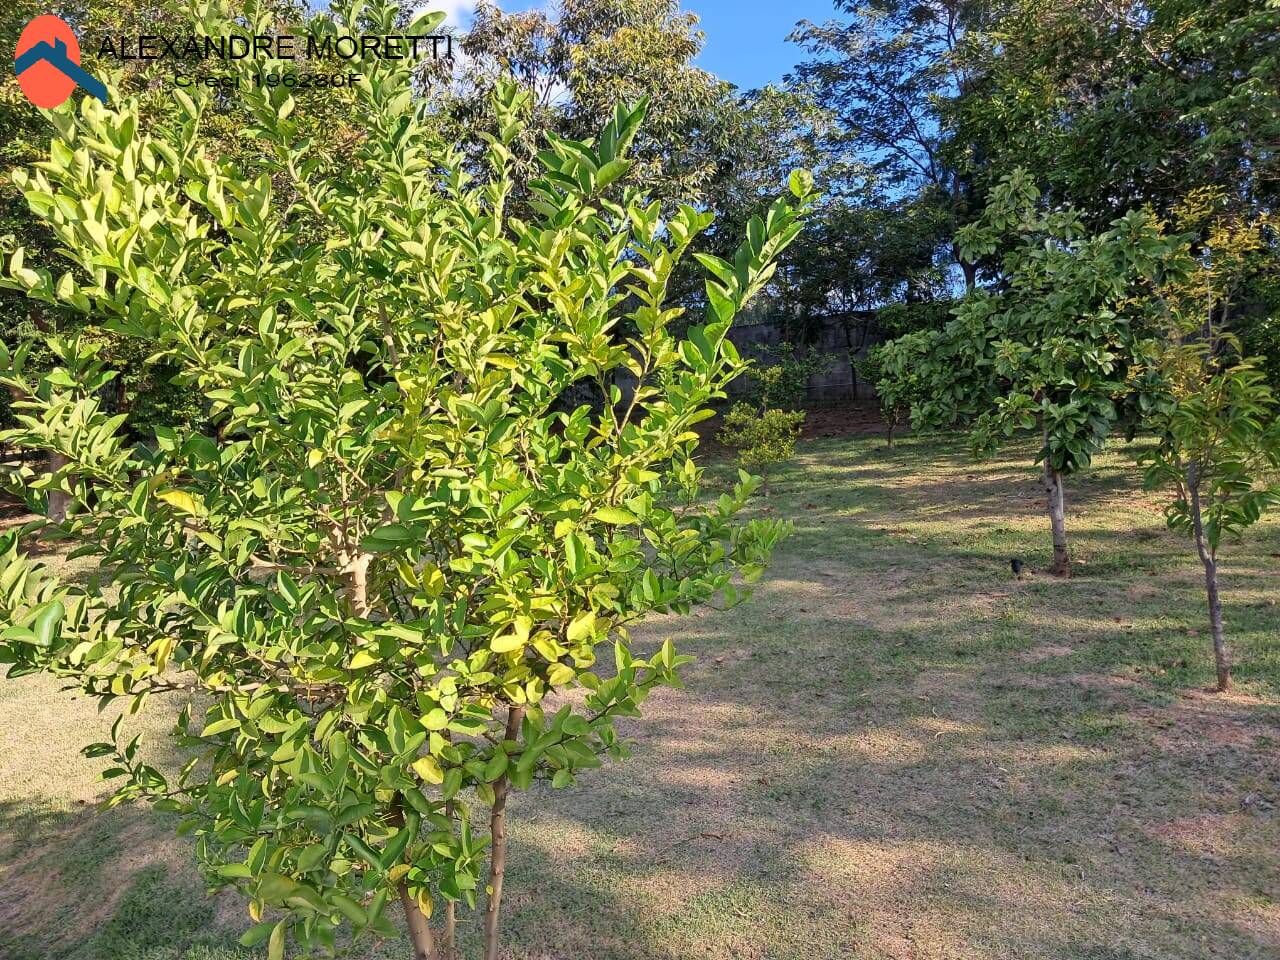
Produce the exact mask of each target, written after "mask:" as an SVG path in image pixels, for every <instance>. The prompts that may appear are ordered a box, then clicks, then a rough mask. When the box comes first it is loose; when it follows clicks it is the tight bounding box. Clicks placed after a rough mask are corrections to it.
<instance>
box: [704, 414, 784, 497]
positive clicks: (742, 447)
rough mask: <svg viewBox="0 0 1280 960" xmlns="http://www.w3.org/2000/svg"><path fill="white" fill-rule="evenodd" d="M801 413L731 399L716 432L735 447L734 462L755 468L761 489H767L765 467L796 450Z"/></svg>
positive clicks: (749, 468) (781, 459) (719, 437)
mask: <svg viewBox="0 0 1280 960" xmlns="http://www.w3.org/2000/svg"><path fill="white" fill-rule="evenodd" d="M803 424H804V413H803V412H801V411H788V410H778V409H769V408H761V407H756V406H753V405H752V404H749V403H735V404H734V405H733V406H732V407H731V408H730V409H729V412H728V413H727V414H725V417H724V425H723V426H722V427H721V429H720V433H719V434H718V435H717V437H716V439H718V440H719V441H720V442H721V443H723V444H724V445H725V446H726V447H731V448H732V449H734V450H737V451H738V463H740V464H741V465H742V466H743V468H745V469H747V470H759V471H760V473H761V476H762V477H763V479H764V492H765V494H766V495H767V494H768V492H769V471H770V469H771V468H772V467H775V466H777V465H778V464H780V463H786V462H787V461H788V460H790V459H791V458H792V457H793V456H795V452H796V441H797V440H799V439H800V428H801V426H802V425H803Z"/></svg>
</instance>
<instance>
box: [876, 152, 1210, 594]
mask: <svg viewBox="0 0 1280 960" xmlns="http://www.w3.org/2000/svg"><path fill="white" fill-rule="evenodd" d="M1038 199H1039V192H1038V191H1037V189H1036V187H1035V185H1034V184H1033V183H1032V182H1031V181H1030V179H1029V178H1028V177H1027V176H1026V175H1025V173H1023V172H1021V171H1015V172H1014V173H1013V174H1011V175H1009V176H1008V177H1006V178H1004V179H1003V180H1002V181H1001V182H1000V184H999V185H998V186H997V187H996V188H995V189H994V190H993V191H992V193H991V197H990V199H989V202H988V205H987V208H986V211H985V212H984V214H983V217H982V219H981V220H979V221H978V222H977V223H974V224H970V225H968V226H966V227H965V228H963V229H962V230H961V231H960V234H959V237H960V244H961V249H962V250H963V256H964V257H965V258H967V259H972V260H978V259H980V258H986V257H990V256H992V255H994V254H996V253H997V252H999V253H1000V254H1001V268H1000V277H999V279H998V281H997V282H996V283H995V284H993V285H992V286H990V287H979V288H977V289H975V290H973V291H972V292H971V293H970V294H969V295H968V296H966V297H965V299H964V300H963V301H961V303H960V305H959V306H958V307H957V308H956V309H955V311H954V315H953V317H952V319H951V320H950V321H949V322H948V323H947V324H946V326H945V327H943V328H942V329H940V330H925V331H918V332H915V333H911V334H908V335H906V336H904V337H902V338H900V339H898V340H896V341H892V342H891V344H890V345H889V346H888V347H886V348H885V350H884V351H883V353H882V356H881V363H882V369H883V371H884V373H883V374H882V376H881V380H880V387H879V388H880V389H881V390H883V391H886V393H887V395H889V396H891V397H895V398H898V397H909V398H910V401H911V416H912V422H913V424H914V425H915V426H917V427H942V426H946V425H951V424H962V425H964V426H966V427H967V428H968V429H969V439H970V442H971V445H972V448H973V450H974V452H975V454H978V455H984V454H989V453H991V452H993V451H994V450H995V449H997V448H998V447H999V446H1000V445H1001V444H1002V443H1003V442H1004V441H1005V440H1007V439H1008V438H1010V437H1012V436H1013V435H1014V434H1015V433H1017V432H1018V431H1023V430H1036V431H1037V432H1038V433H1039V434H1040V436H1041V438H1042V441H1043V442H1042V445H1041V447H1040V450H1039V453H1038V454H1037V458H1036V462H1037V463H1039V464H1040V465H1041V469H1042V471H1043V476H1044V487H1045V495H1046V501H1047V509H1048V514H1049V520H1050V528H1051V532H1052V538H1053V563H1052V566H1051V568H1050V569H1051V571H1052V572H1053V573H1055V574H1058V575H1061V576H1067V575H1069V574H1070V573H1071V553H1070V549H1069V546H1068V542H1067V530H1066V507H1065V496H1064V483H1063V482H1064V478H1065V477H1066V476H1068V475H1070V474H1071V473H1074V472H1075V471H1078V470H1082V469H1084V468H1086V467H1088V465H1089V463H1090V461H1091V460H1092V458H1093V456H1094V454H1096V453H1097V452H1098V451H1099V450H1100V449H1101V448H1102V445H1103V444H1104V442H1105V441H1106V439H1107V437H1108V436H1109V435H1110V434H1111V433H1112V431H1113V430H1115V429H1116V428H1117V426H1127V427H1129V428H1130V429H1132V428H1134V427H1135V426H1136V425H1137V424H1138V423H1139V422H1141V419H1142V415H1143V412H1144V411H1145V410H1146V409H1148V408H1149V407H1150V406H1151V404H1152V402H1153V398H1154V397H1155V396H1157V395H1158V394H1159V391H1160V384H1161V375H1160V373H1159V372H1158V370H1156V369H1155V368H1154V366H1153V362H1152V361H1153V359H1154V357H1155V354H1156V349H1157V345H1158V338H1157V337H1156V336H1155V335H1153V332H1152V331H1151V330H1149V329H1148V327H1147V325H1146V324H1144V323H1143V322H1141V321H1142V316H1143V310H1142V309H1141V305H1142V304H1143V303H1144V302H1145V301H1144V297H1145V296H1146V295H1147V294H1149V293H1150V290H1151V288H1152V284H1154V283H1157V282H1163V281H1165V280H1166V279H1168V278H1170V277H1176V276H1180V275H1182V274H1183V273H1185V271H1186V269H1187V266H1188V257H1187V254H1186V243H1185V241H1184V240H1183V239H1181V238H1179V237H1176V236H1171V235H1169V234H1168V233H1167V232H1166V231H1165V230H1164V228H1163V225H1162V224H1160V223H1159V222H1158V221H1156V220H1155V219H1154V218H1153V217H1151V216H1150V215H1149V214H1147V213H1145V212H1142V211H1136V212H1133V213H1129V214H1127V215H1126V216H1124V217H1122V218H1121V219H1119V220H1116V221H1115V222H1114V223H1113V224H1112V225H1111V227H1110V229H1108V230H1106V231H1105V232H1103V233H1100V234H1095V235H1089V234H1087V233H1086V232H1085V231H1084V229H1083V227H1082V225H1081V223H1080V221H1079V219H1078V218H1077V217H1076V215H1075V214H1074V213H1072V212H1071V211H1051V212H1048V213H1045V212H1042V211H1040V210H1039V209H1038V208H1037V200H1038Z"/></svg>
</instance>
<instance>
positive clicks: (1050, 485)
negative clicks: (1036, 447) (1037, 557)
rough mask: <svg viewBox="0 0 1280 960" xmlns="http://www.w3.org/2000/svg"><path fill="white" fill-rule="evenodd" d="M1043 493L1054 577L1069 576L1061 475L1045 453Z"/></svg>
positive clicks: (1069, 559)
mask: <svg viewBox="0 0 1280 960" xmlns="http://www.w3.org/2000/svg"><path fill="white" fill-rule="evenodd" d="M1044 491H1045V496H1046V498H1047V499H1048V502H1049V526H1050V528H1051V530H1052V531H1053V566H1051V567H1050V568H1049V572H1050V573H1052V574H1053V575H1054V576H1056V577H1069V576H1071V551H1070V549H1069V548H1068V547H1067V514H1066V507H1065V506H1064V504H1063V497H1062V474H1060V473H1058V471H1057V470H1055V469H1054V468H1053V464H1051V463H1050V462H1049V457H1048V454H1047V452H1046V455H1045V458H1044Z"/></svg>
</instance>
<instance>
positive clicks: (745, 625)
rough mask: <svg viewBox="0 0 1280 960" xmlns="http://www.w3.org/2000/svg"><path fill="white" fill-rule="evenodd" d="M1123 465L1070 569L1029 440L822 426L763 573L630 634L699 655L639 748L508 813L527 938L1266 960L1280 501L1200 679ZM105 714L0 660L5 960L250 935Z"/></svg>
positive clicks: (640, 957) (611, 954)
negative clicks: (108, 735)
mask: <svg viewBox="0 0 1280 960" xmlns="http://www.w3.org/2000/svg"><path fill="white" fill-rule="evenodd" d="M1133 455H1134V450H1133V449H1132V448H1125V447H1118V448H1116V449H1115V450H1114V451H1113V452H1111V453H1109V454H1108V455H1107V456H1105V457H1103V458H1102V459H1101V460H1100V462H1099V463H1098V465H1097V467H1096V468H1095V469H1094V470H1093V471H1092V473H1090V474H1089V475H1088V476H1086V477H1083V478H1077V479H1073V480H1072V481H1071V482H1070V485H1069V486H1068V491H1067V493H1068V498H1069V502H1068V524H1069V530H1070V533H1071V535H1072V536H1073V537H1074V549H1075V553H1076V558H1077V560H1078V562H1079V567H1078V575H1077V576H1076V577H1075V578H1074V579H1071V580H1066V581H1063V580H1057V579H1054V578H1051V577H1048V576H1046V575H1044V574H1043V573H1036V572H1035V571H1037V570H1043V568H1044V567H1045V566H1046V565H1047V563H1048V560H1049V536H1048V521H1047V519H1046V518H1045V516H1044V513H1043V510H1042V493H1041V490H1040V486H1039V484H1038V475H1037V473H1036V471H1035V470H1034V468H1033V467H1032V466H1031V457H1032V448H1031V446H1029V445H1021V446H1017V447H1014V448H1011V449H1010V450H1009V451H1008V453H1007V456H1006V457H1004V458H1003V459H1000V460H997V461H993V462H989V463H982V464H975V463H973V462H971V461H970V460H969V459H968V458H967V457H966V456H965V454H964V451H963V448H962V447H961V446H960V445H958V444H949V443H939V442H937V441H931V440H922V439H914V438H908V439H906V440H904V441H902V442H901V444H900V445H899V447H898V448H897V449H895V450H892V451H886V450H885V449H884V447H883V443H882V441H881V440H880V439H879V438H870V437H859V438H853V439H850V438H827V439H820V440H814V441H810V442H808V443H806V444H803V445H802V446H801V449H800V453H799V456H798V458H797V461H796V462H795V463H794V464H793V465H792V466H790V467H789V468H788V469H787V470H785V471H783V472H781V473H780V474H779V476H778V477H777V480H776V481H775V482H774V484H773V486H774V488H775V489H774V495H773V497H772V498H771V500H770V501H769V502H768V503H765V504H761V506H760V507H759V509H762V510H771V511H777V512H778V513H779V514H781V515H784V516H788V517H792V518H794V519H795V523H796V534H795V536H794V537H793V538H791V539H790V540H788V541H787V542H786V543H785V544H784V545H783V547H782V548H781V549H780V551H779V553H778V555H777V557H776V562H775V565H774V566H773V568H772V569H771V571H770V573H769V575H768V577H767V579H766V581H765V582H764V583H762V584H761V586H760V587H759V589H758V590H757V592H756V596H755V598H754V599H753V600H752V601H751V602H750V603H748V604H746V605H745V606H742V607H739V608H736V609H734V610H732V611H729V612H727V613H711V612H708V613H705V614H702V615H699V616H694V617H689V618H683V619H676V618H670V619H659V620H656V621H651V622H650V623H648V624H646V625H645V627H644V628H643V631H642V636H643V638H644V641H645V642H647V643H648V642H652V643H657V642H659V641H660V640H662V639H663V638H665V637H667V636H672V637H674V638H675V640H676V643H677V647H678V648H680V649H681V650H682V651H683V652H686V653H693V654H696V655H697V656H698V661H697V662H696V663H695V664H693V665H692V666H691V667H690V668H689V669H688V673H687V688H686V689H684V690H668V691H663V692H661V693H660V694H658V695H655V697H654V698H653V699H651V700H650V701H649V704H648V718H647V720H646V721H645V722H643V723H641V724H637V725H634V726H633V727H632V728H631V732H632V734H633V736H634V739H635V756H634V757H633V759H631V760H630V761H628V762H627V763H625V764H622V765H615V766H612V767H609V768H606V769H604V770H602V771H596V772H594V773H593V774H590V775H588V776H586V777H584V778H583V783H582V785H581V786H580V787H579V788H577V789H576V790H573V791H569V792H563V793H561V792H552V791H549V790H548V791H534V792H532V793H529V794H526V795H522V796H520V797H519V798H518V802H517V803H515V804H514V805H513V814H512V815H513V818H514V822H513V824H512V826H511V838H512V845H513V848H512V854H511V856H512V859H513V862H512V863H511V865H510V867H509V871H508V883H507V890H508V901H507V929H508V931H509V932H508V936H507V942H508V944H509V945H510V956H511V957H512V958H517V960H686V958H718V960H719V958H723V960H730V958H733V960H753V958H773V960H793V958H795V960H801V958H803V960H846V958H868V960H870V958H876V960H879V958H895V960H930V958H936V960H967V958H984V960H987V958H989V960H1012V958H1046V960H1048V958H1054V960H1059V958H1072V960H1086V958H1088V960H1137V958H1144V960H1145V958H1150V960H1157V958H1158V960H1178V958H1186V960H1192V958H1194V960H1206V958H1223V960H1227V958H1230V960H1245V958H1254V957H1257V958H1263V957H1267V958H1275V957H1277V956H1280V809H1277V804H1280V760H1278V759H1277V758H1278V753H1277V748H1278V747H1280V607H1277V599H1278V598H1280V559H1278V558H1280V524H1277V523H1275V522H1272V523H1268V524H1265V525H1263V526H1262V527H1260V528H1258V529H1256V530H1255V531H1254V532H1253V533H1252V534H1251V535H1250V536H1249V537H1248V538H1247V539H1246V541H1245V542H1244V543H1243V544H1241V545H1228V546H1227V547H1225V548H1224V563H1223V589H1224V598H1225V605H1226V620H1227V627H1228V634H1229V639H1230V640H1231V641H1232V643H1233V644H1234V653H1235V657H1236V662H1237V670H1236V677H1237V684H1238V690H1237V691H1236V692H1234V693H1232V694H1230V695H1226V696H1219V695H1214V694H1209V693H1206V692H1204V689H1205V688H1206V687H1207V686H1208V685H1209V683H1210V682H1211V679H1212V657H1211V653H1210V648H1209V638H1208V630H1207V625H1206V618H1205V613H1204V597H1203V586H1202V581H1201V579H1200V568H1199V564H1198V562H1197V561H1196V559H1195V556H1194V553H1193V551H1192V549H1191V546H1190V544H1189V543H1187V542H1186V541H1184V540H1183V539H1181V538H1180V537H1178V536H1176V535H1174V534H1171V533H1169V532H1167V531H1166V530H1165V528H1164V523H1163V519H1162V517H1161V516H1160V512H1159V506H1158V501H1157V500H1155V499H1153V498H1152V497H1151V496H1150V495H1147V494H1144V493H1143V492H1142V491H1141V489H1140V488H1139V485H1138V483H1137V479H1136V478H1137V473H1136V471H1135V470H1134V469H1133V466H1132V463H1133ZM1013 556H1017V557H1022V558H1024V559H1025V560H1026V561H1027V564H1028V566H1029V567H1030V568H1031V570H1032V571H1033V572H1032V573H1031V574H1030V575H1028V576H1026V577H1025V578H1024V579H1022V580H1020V581H1019V580H1014V579H1012V577H1011V575H1010V572H1009V564H1008V558H1009V557H1013ZM151 709H152V710H156V711H158V708H156V707H153V708H151ZM165 719H166V718H165V717H164V716H160V715H156V716H153V717H151V718H149V719H146V720H145V721H144V722H143V725H150V726H152V727H155V728H161V727H163V726H164V725H165ZM109 721H110V717H102V716H99V715H98V714H97V713H96V712H95V710H94V708H93V706H92V705H88V704H86V703H84V702H83V701H77V700H74V699H72V698H71V697H70V696H69V695H68V694H64V693H60V692H58V691H57V689H56V686H55V685H53V684H51V683H49V682H48V681H46V680H43V679H41V678H27V679H23V680H19V681H13V682H7V681H0V957H2V958H4V960H46V958H48V960H54V958H57V960H73V958H74V960H144V958H145V960H162V958H163V960H176V958H184V960H232V958H240V957H248V956H250V955H251V954H250V952H249V951H246V950H244V949H242V948H239V947H237V946H235V942H236V938H237V937H238V935H239V933H240V931H241V930H243V929H244V927H245V926H246V925H247V923H248V920H247V917H246V915H245V911H244V906H243V904H242V903H239V902H237V901H236V900H235V897H234V896H232V895H230V894H223V895H220V896H219V897H217V898H212V899H211V898H207V897H206V896H205V894H204V891H203V887H202V886H201V884H200V881H199V879H198V877H197V876H196V874H195V873H194V871H193V869H192V868H191V867H190V866H189V865H188V862H187V857H186V852H185V850H184V849H183V847H184V843H185V841H180V840H177V839H174V838H173V837H172V834H171V830H170V825H169V824H166V823H165V822H163V821H157V820H155V819H153V818H151V817H150V816H148V815H147V814H146V813H145V811H142V810H127V809H126V810H117V811H113V812H110V813H98V812H96V810H95V808H94V806H93V805H92V801H93V799H94V798H95V797H96V796H98V795H99V794H100V791H101V787H102V785H101V784H99V783H96V782H95V780H94V775H95V771H96V770H97V769H99V768H100V767H101V766H103V765H105V762H104V761H88V760H84V759H81V758H80V757H79V756H78V753H77V748H78V747H79V746H80V745H81V744H83V743H86V742H88V741H90V740H93V739H97V738H98V737H99V735H100V732H101V731H102V730H105V728H106V726H107V724H108V723H109ZM471 932H472V933H474V931H471ZM362 950H363V952H362ZM356 953H357V956H361V957H370V958H372V957H378V958H381V957H388V958H390V957H404V958H407V957H409V956H410V951H409V948H408V946H407V943H406V942H396V943H383V944H376V945H371V946H367V947H363V946H362V948H361V949H358V950H357V951H356Z"/></svg>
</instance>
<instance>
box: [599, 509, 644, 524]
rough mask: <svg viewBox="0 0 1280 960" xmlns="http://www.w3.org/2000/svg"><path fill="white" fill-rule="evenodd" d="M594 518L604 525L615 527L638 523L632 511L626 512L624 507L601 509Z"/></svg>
mask: <svg viewBox="0 0 1280 960" xmlns="http://www.w3.org/2000/svg"><path fill="white" fill-rule="evenodd" d="M594 516H595V518H596V519H597V520H599V521H601V522H602V523H608V524H613V525H615V526H620V525H623V524H630V523H637V522H638V519H637V517H636V515H635V514H634V513H632V512H631V511H630V510H624V509H623V508H622V507H601V508H600V509H599V510H597V511H596V512H595V514H594Z"/></svg>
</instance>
